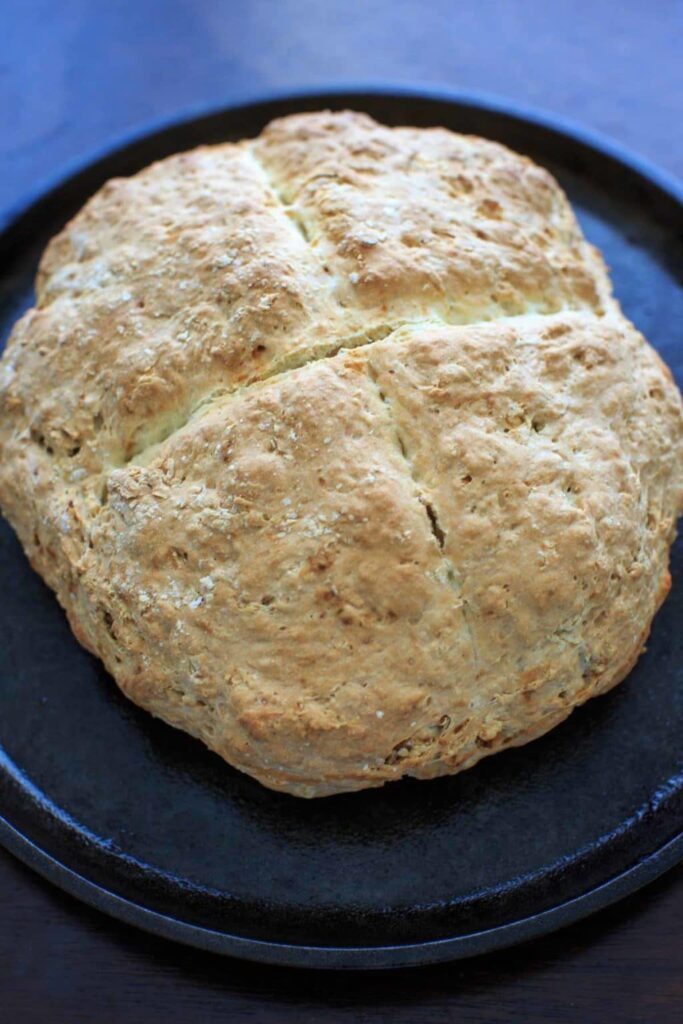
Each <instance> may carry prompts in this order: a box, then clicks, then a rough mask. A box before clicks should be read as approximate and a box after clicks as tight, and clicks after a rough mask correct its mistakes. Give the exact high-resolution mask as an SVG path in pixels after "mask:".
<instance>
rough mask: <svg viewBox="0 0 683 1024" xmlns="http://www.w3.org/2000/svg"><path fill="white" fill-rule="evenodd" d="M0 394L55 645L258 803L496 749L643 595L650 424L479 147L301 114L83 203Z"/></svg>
mask: <svg viewBox="0 0 683 1024" xmlns="http://www.w3.org/2000/svg"><path fill="white" fill-rule="evenodd" d="M0 389H1V390H0V402H1V406H0V410H1V418H0V501H1V502H2V506H3V509H4V511H5V513H6V515H7V516H8V518H9V519H10V521H11V522H12V523H13V525H14V526H15V528H16V529H17V532H18V533H19V536H20V538H21V540H22V543H23V544H24V547H25V549H26V551H27V553H28V555H29V557H30V558H31V560H32V564H33V565H34V566H35V568H36V569H37V570H38V571H39V572H41V573H42V575H43V576H44V577H45V579H46V580H47V581H48V583H49V584H50V586H52V587H53V588H54V589H55V591H56V592H57V595H58V597H59V599H60V601H61V603H62V604H63V606H64V607H65V609H66V611H67V614H68V616H69V621H70V623H71V625H72V628H73V630H74V633H75V634H76V636H77V637H78V639H79V640H80V642H81V643H83V644H84V645H85V646H87V647H88V648H89V649H90V650H92V651H93V652H94V653H96V654H98V655H99V656H100V657H101V658H102V659H103V661H104V662H105V664H106V665H107V667H108V669H109V670H110V671H111V672H112V674H113V675H114V677H115V678H116V680H117V682H118V683H119V685H120V686H121V687H122V689H123V690H124V691H125V692H126V693H127V694H128V695H129V696H130V697H131V698H132V699H133V700H135V701H136V702H137V703H139V704H140V705H142V706H143V707H146V708H148V709H149V710H150V711H152V712H154V713H155V714H157V715H160V716H161V717H163V718H164V719H165V720H166V721H169V722H171V723H172V724H174V725H177V726H179V727H181V728H184V729H186V730H187V731H189V732H191V733H193V734H194V735H196V736H198V737H200V738H201V739H203V740H204V741H205V742H206V743H207V744H208V745H209V746H211V747H212V748H213V749H215V750H217V751H218V753H220V754H221V755H222V756H223V757H225V758H226V760H228V761H229V762H230V763H231V764H234V765H236V766H237V767H239V768H241V769H243V770H245V771H247V772H249V773H250V774H252V775H254V776H255V777H256V778H258V779H260V780H261V781H262V782H264V783H265V784H266V785H268V786H271V787H273V788H277V789H283V790H286V791H288V792H292V793H296V794H299V795H303V796H317V795H325V794H327V793H333V792H339V791H343V790H350V789H360V788H363V787H366V786H373V785H381V784H382V783H383V782H385V781H387V780H391V779H394V778H398V777H400V776H401V775H403V774H406V773H408V774H411V775H415V776H418V777H422V778H429V777H433V776H436V775H439V774H443V773H448V772H454V771H458V770H460V769H462V768H464V767H467V766H469V765H470V764H473V763H474V762H475V761H477V760H478V759H479V758H481V757H482V756H485V755H486V754H489V753H492V752H495V751H496V750H498V749H501V748H502V747H504V746H506V745H515V744H519V743H522V742H526V741H527V740H528V739H530V738H533V736H535V735H539V734H540V733H541V732H544V731H546V730H547V729H548V728H551V727H552V725H554V724H556V722H558V721H561V720H562V719H563V718H565V717H566V716H567V715H568V714H569V713H570V711H571V710H572V708H573V707H575V706H576V705H578V704H580V703H581V702H582V701H584V700H586V699H587V698H588V697H590V696H593V695H594V694H596V693H600V692H603V691H604V690H606V689H607V688H608V687H609V686H611V685H614V684H615V683H616V682H618V681H619V679H621V678H623V676H624V675H625V674H626V672H627V671H628V670H629V668H630V667H631V665H632V664H633V662H634V661H635V659H636V658H637V656H638V654H639V652H640V650H641V649H642V645H643V643H644V640H645V637H646V636H647V633H648V631H649V627H650V623H651V620H652V617H653V615H654V613H655V611H656V609H657V607H658V605H659V604H660V603H661V601H662V600H663V598H664V595H665V593H666V589H667V585H668V583H667V581H668V572H667V561H668V550H669V546H670V543H671V541H672V538H673V533H674V528H675V521H676V517H677V515H678V513H679V511H680V509H681V503H682V502H681V497H682V491H683V483H682V479H681V478H682V473H681V469H682V467H681V461H682V445H683V441H682V425H681V423H682V421H681V404H680V396H679V395H678V392H677V390H676V388H675V385H674V384H673V383H672V381H671V377H670V374H669V373H668V371H667V370H666V367H664V365H663V364H662V363H661V360H659V358H658V357H657V356H656V355H655V353H654V352H653V351H652V350H651V349H650V348H649V346H648V345H647V344H646V342H645V341H644V339H643V338H642V337H641V336H640V335H639V334H638V333H637V332H636V331H635V329H634V328H633V327H632V326H631V325H630V324H629V323H628V322H627V321H626V320H625V319H624V318H623V316H622V315H621V313H620V311H619V309H618V307H617V305H616V303H615V302H614V300H613V299H612V298H611V295H610V289H609V282H608V279H607V276H606V273H605V270H604V266H603V264H602V261H601V260H600V257H599V256H598V255H597V254H596V253H595V252H594V251H593V250H592V249H591V248H590V247H589V246H588V245H587V243H586V242H585V241H584V240H583V238H582V236H581V234H580V231H579V229H578V227H577V225H576V222H575V220H574V218H573V215H572V213H571V210H570V208H569V206H568V204H567V201H566V199H565V197H564V196H563V194H562V193H561V191H560V190H559V188H558V187H557V185H556V183H555V182H554V181H553V179H552V178H551V177H550V176H549V175H548V174H547V173H546V172H545V171H543V170H541V169H540V168H538V167H536V166H535V165H533V164H532V163H531V162H530V161H528V160H526V159H525V158H523V157H519V156H517V155H515V154H512V153H510V152H509V151H508V150H506V149H504V148H503V147H500V146H498V145H495V144H493V143H489V142H485V141H483V140H480V139H473V138H465V137H461V136H455V135H453V134H451V133H449V132H445V131H441V130H430V131H419V130H417V129H408V128H406V129H388V128H385V127H383V126H381V125H377V124H375V122H373V121H371V120H370V119H369V118H367V117H365V116H364V115H358V114H351V113H343V114H329V113H321V114H312V115H300V116H297V117H293V118H287V119H284V120H282V121H279V122H274V123H273V124H272V125H270V126H269V127H268V128H267V129H266V130H265V132H264V133H263V135H262V136H260V137H259V139H257V140H256V141H255V142H253V143H240V144H238V145H225V146H218V147H213V148H202V149H199V150H195V151H194V152H192V153H188V154H183V155H181V156H178V157H172V158H170V159H169V160H165V161H162V162H161V163H159V164H155V165H153V166H152V167H151V168H148V169H147V170H145V171H143V172H142V173H141V174H139V175H137V176H136V177H134V178H131V179H129V180H125V181H116V182H111V183H109V185H107V186H105V188H104V189H103V190H102V191H101V192H100V193H98V194H97V195H96V196H95V197H94V198H93V199H92V200H91V201H90V202H89V203H88V204H87V206H86V207H85V208H84V210H83V211H82V212H81V213H80V214H79V215H78V216H77V217H76V218H75V219H74V220H73V221H72V222H71V223H70V224H69V225H67V227H66V228H65V230H64V232H63V233H62V234H61V235H59V236H58V237H57V238H56V239H55V240H54V241H53V242H52V243H51V244H50V246H49V247H48V249H47V251H46V253H45V256H44V258H43V260H42V263H41V269H40V273H39V278H38V284H37V305H36V308H35V309H34V310H31V311H30V312H29V313H28V314H26V316H25V317H24V318H22V320H21V321H20V322H19V323H18V324H17V326H16V328H15V330H14V332H13V335H12V338H11V339H10V342H9V344H8V348H7V352H6V354H5V356H4V357H3V360H2V363H0Z"/></svg>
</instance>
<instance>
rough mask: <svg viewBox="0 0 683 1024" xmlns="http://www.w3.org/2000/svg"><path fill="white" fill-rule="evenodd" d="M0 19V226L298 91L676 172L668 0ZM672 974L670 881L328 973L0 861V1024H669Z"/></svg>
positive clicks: (205, 5)
mask: <svg viewBox="0 0 683 1024" xmlns="http://www.w3.org/2000/svg"><path fill="white" fill-rule="evenodd" d="M0 25H1V27H2V31H1V32H0V126H2V132H0V222H2V220H4V219H5V218H6V217H7V216H8V215H9V213H10V211H11V210H12V209H13V208H15V207H16V206H18V205H20V204H21V203H22V201H23V200H25V199H26V198H27V197H29V196H30V195H31V194H32V192H34V191H35V189H36V188H37V187H39V186H40V183H41V182H42V181H44V180H46V179H48V178H52V177H54V175H55V174H56V173H58V172H59V171H60V169H62V168H66V167H67V166H68V165H69V164H70V163H72V162H73V161H77V160H78V159H80V158H82V157H84V156H87V155H88V154H89V153H92V152H95V151H97V150H99V149H101V148H102V147H104V146H106V145H107V144H108V143H109V142H110V141H111V140H112V139H116V138H118V137H120V136H122V135H124V134H125V133H127V132H128V131H130V130H133V129H141V128H143V127H144V126H145V125H146V124H149V123H150V122H153V121H155V120H157V119H159V118H163V117H171V116H175V115H178V116H180V115H183V114H187V113H189V112H192V111H193V110H195V109H198V108H207V107H210V106H216V107H217V106H220V105H221V104H226V103H229V102H233V101H235V100H238V99H240V98H243V97H251V96H254V95H257V94H261V93H267V92H268V91H270V90H273V89H277V90H284V89H287V88H295V87H299V86H320V87H321V88H322V87H324V86H326V85H329V84H358V83H363V84H372V83H386V82H397V83H412V84H415V83H425V84H427V85H439V84H442V85H448V86H451V87H456V88H458V89H463V90H474V91H477V92H485V93H491V94H494V95H498V96H501V97H507V98H510V99H512V100H515V101H517V102H521V103H524V104H527V105H531V106H535V107H538V108H541V109H544V110H545V111H548V112H550V113H555V114H560V115H562V116H563V117H567V118H571V119H573V120H575V121H577V122H580V123H583V124H584V125H587V126H589V127H591V128H594V129H597V130H599V131H601V132H602V133H604V134H607V135H609V136H612V137H613V138H614V139H616V140H617V141H618V142H620V143H622V144H624V145H626V146H628V147H629V148H631V149H632V150H634V151H635V152H637V153H639V154H640V155H641V156H645V157H647V158H649V159H650V160H651V161H653V162H654V163H657V164H659V165H660V166H661V167H662V168H664V169H665V170H667V171H669V172H672V173H674V174H678V175H679V176H683V132H681V130H680V129H681V123H683V81H682V78H683V76H682V74H681V61H680V46H681V35H682V32H683V4H682V3H681V2H680V0H650V2H645V0H620V2H617V0H553V2H549V0H463V2H457V3H456V2H454V0H450V2H449V0H438V2H437V0H393V2H389V0H375V2H368V0H344V2H341V0H333V2H332V0H330V2H326V0H106V2H101V3H100V2H94V0H50V2H48V0H22V2H21V3H12V2H11V0H0ZM0 713H1V709H0ZM682 978H683V872H682V871H681V870H680V869H678V870H677V871H673V872H670V873H669V875H668V876H666V877H665V878H663V879H660V880H659V881H658V882H656V883H655V884H654V885H651V886H650V887H649V888H648V889H646V890H645V891H643V892H641V893H639V894H638V895H637V896H635V897H631V898H630V899H629V900H627V901H625V902H623V903H622V904H620V905H619V906H617V907H613V908H611V909H610V910H608V911H606V912H603V913H602V914H600V915H598V916H596V917H593V918H590V919H589V920H587V921H585V922H583V923H581V924H579V925H575V926H574V927H572V928H570V929H567V930H565V931H564V932H561V933H559V934H556V935H554V936H552V937H550V938H547V939H543V940H539V941H537V942H535V943H533V944H531V945H526V946H522V947H519V948H517V949H515V950H511V951H507V952H503V953H499V954H496V955H494V956H489V957H485V958H479V959H477V960H472V961H468V962H460V963H456V964H453V965H446V966H442V967H436V968H425V969H421V970H417V971H412V972H400V973H392V974H375V975H338V976H335V975H331V974H329V973H317V974H311V973H308V972H301V971H286V970H282V969H277V970H275V969H269V968H265V967H260V966H255V965H248V964H242V963H239V962H237V961H231V960H224V959H220V958H217V957H211V956H208V955H205V954H201V953H198V952H195V951H191V950H187V949H184V948H181V947H177V946H173V945H172V944H170V943H167V942H164V941H162V940H158V939H153V938H151V937H149V936H146V935H143V934H141V933H138V932H135V931H133V930H132V929H130V928H128V927H126V926H124V925H121V924H118V923H116V922H113V921H111V920H109V919H108V918H106V917H104V916H102V915H101V914H99V913H97V912H95V911H93V910H90V909H88V908H86V907H83V906H81V905H80V904H78V903H77V902H76V901H75V900H73V899H71V898H70V897H67V896H65V895H63V894H62V893H60V892H58V891H57V890H55V889H53V888H52V887H51V886H49V885H48V884H47V883H45V882H43V881H42V880H40V879H38V878H37V877H36V876H34V875H32V874H31V873H30V872H29V871H28V870H27V869H26V868H24V867H23V866H22V865H20V864H18V863H17V862H15V861H14V860H13V859H12V858H11V857H10V856H9V855H7V854H4V853H3V852H0V1021H2V1022H3V1024H4V1022H7V1024H14V1022H15V1021H16V1022H20V1024H33V1022H36V1024H37V1022H40V1024H42V1022H47V1021H49V1022H50V1024H80V1022H83V1024H85V1022H88V1024H90V1022H98V1024H109V1022H111V1024H114V1022H116V1024H125V1022H138V1021H139V1022H145V1024H154V1022H157V1021H159V1022H164V1024H174V1022H183V1024H190V1022H195V1021H198V1022H202V1024H211V1022H213V1021H219V1020H220V1021H228V1020H229V1021H255V1022H261V1021H266V1022H278V1024H280V1022H286V1021H293V1022H294V1021H296V1022H303V1024H306V1022H328V1021H329V1022H334V1024H336V1022H347V1021H348V1022H360V1024H366V1022H368V1024H369V1022H375V1021H391V1022H392V1024H402V1022H408V1021H409V1022H411V1024H422V1022H425V1024H429V1022H437V1021H438V1022H441V1021H451V1020H454V1021H455V1020H457V1021H460V1022H470V1021H472V1022H474V1021H476V1022H487V1024H488V1022H498V1021H500V1022H503V1021H513V1022H516V1021H520V1022H524V1024H534V1022H539V1024H540V1022H544V1024H547V1022H551V1021H563V1022H564V1021H566V1022H572V1024H592V1022H594V1021H595V1022H598V1021H601V1022H602V1021H603V1020H610V1021H611V1022H615V1024H620V1022H634V1024H635V1022H643V1024H668V1022H679V1021H680V1020H681V1019H683V981H682Z"/></svg>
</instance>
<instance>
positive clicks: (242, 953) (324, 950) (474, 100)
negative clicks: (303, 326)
mask: <svg viewBox="0 0 683 1024" xmlns="http://www.w3.org/2000/svg"><path fill="white" fill-rule="evenodd" d="M368 96H377V97H379V98H385V99H395V100H399V101H400V100H401V99H404V100H411V99H412V100H424V101H426V102H427V103H440V104H447V105H452V106H455V107H461V108H463V107H464V108H470V109H472V110H476V109H481V110H483V111H485V112H486V113H491V114H494V115H498V116H500V117H503V118H506V119H508V120H513V121H517V122H520V123H526V124H528V125H531V126H532V127H533V128H535V129H539V130H541V131H543V132H546V133H551V134H556V135H558V136H561V137H564V138H566V139H569V140H570V141H571V142H573V143H574V144H575V145H578V146H579V147H581V148H583V149H584V150H586V149H587V150H589V151H593V152H595V153H596V154H597V155H599V156H601V157H603V158H604V157H608V158H609V159H611V160H612V161H614V162H616V163H617V164H621V165H622V166H625V167H626V168H628V169H629V170H630V171H631V172H632V173H634V174H635V175H636V176H637V177H640V178H642V179H644V180H645V182H646V183H647V185H648V186H649V187H650V188H652V187H653V186H654V187H655V188H656V189H658V190H659V191H660V192H662V193H664V195H665V196H666V197H667V198H668V199H669V200H671V201H673V203H674V204H676V205H678V206H680V207H681V209H683V182H682V181H680V180H679V179H678V178H677V177H676V176H675V175H673V174H671V173H669V172H668V171H663V170H662V169H660V168H659V167H657V166H656V165H655V164H653V163H651V162H650V161H649V160H647V159H645V158H643V157H641V156H640V155H638V154H636V153H635V152H633V151H632V150H630V149H629V148H627V147H625V146H622V145H621V143H619V142H617V141H615V140H613V139H611V138H609V137H608V136H606V135H603V134H602V133H600V132H598V131H595V130H593V129H591V128H586V127H584V126H582V125H580V124H577V123H575V122H573V121H571V120H569V119H567V118H564V117H562V116H559V115H555V114H553V113H551V112H544V111H541V110H538V109H537V108H534V107H530V106H527V105H525V104H521V103H517V102H516V101H512V100H508V99H505V98H504V97H498V96H494V95H492V94H489V93H485V92H478V91H471V90H458V89H453V88H451V87H448V86H439V85H430V86H427V87H424V86H420V85H413V84H406V83H401V84H392V83H372V82H368V83H363V82H360V83H358V82H351V83H335V84H333V85H329V86H326V85H324V84H319V85H316V86H310V87H306V88H301V89H282V90H269V91H262V92H261V91H259V92H253V93H251V92H250V93H246V94H243V95H239V96H236V97H234V98H233V99H232V100H226V102H224V103H220V104H202V105H198V106H195V107H188V108H185V109H184V110H183V111H181V112H179V113H178V114H176V115H172V116H166V117H162V118H157V119H153V120H151V121H149V122H146V123H144V124H142V125H141V126H138V127H136V128H135V129H133V130H132V131H128V132H126V133H123V134H120V135H118V136H115V137H113V138H112V139H110V141H109V142H108V143H107V144H106V145H104V146H100V147H98V148H95V149H92V150H90V151H89V152H86V153H84V154H83V155H81V156H79V157H77V158H76V159H74V160H72V161H69V162H66V163H65V164H62V165H61V166H60V168H59V169H58V171H56V172H55V173H54V174H51V175H49V176H47V177H45V178H43V179H42V181H39V182H38V184H37V185H36V186H34V187H33V188H31V189H30V190H29V191H28V192H27V193H26V194H25V195H24V196H22V197H21V198H20V200H19V201H18V202H16V203H14V204H12V205H11V206H9V207H6V208H5V209H4V210H2V211H0V244H2V242H3V241H5V240H6V239H7V237H8V236H10V237H11V236H12V234H13V232H14V231H15V230H16V229H17V228H18V227H19V226H20V224H21V221H22V220H23V218H24V217H26V216H28V215H30V214H31V213H32V212H33V210H34V208H35V207H36V206H37V205H38V204H40V203H41V202H43V201H49V199H50V198H51V197H52V196H54V195H55V194H56V193H58V192H59V191H60V190H61V189H63V188H65V187H66V186H68V185H69V184H70V183H71V182H73V181H74V179H76V178H77V177H78V176H79V175H80V174H82V173H85V172H87V171H89V170H92V169H93V167H94V166H95V165H97V164H98V163H100V162H104V161H107V160H110V159H111V158H113V157H115V156H116V154H117V153H122V152H123V151H124V150H126V149H128V148H130V147H131V146H133V145H135V144H136V143H140V142H142V141H145V140H149V139H151V138H153V137H154V136H160V135H162V134H164V133H165V132H167V131H169V130H172V129H174V128H178V129H180V128H182V127H184V126H189V125H191V124H192V123H194V122H196V121H199V120H202V119H206V120H209V119H211V118H217V117H220V116H221V114H226V113H228V112H230V113H234V112H235V111H239V110H243V111H245V112H247V111H248V110H249V108H250V107H258V106H265V105H267V104H276V103H291V104H292V105H296V104H297V103H303V102H306V103H310V101H311V100H313V99H318V98H319V99H320V103H321V105H322V106H324V104H325V102H326V101H329V100H331V99H334V100H336V101H339V100H340V99H342V98H344V99H345V100H348V101H349V104H350V105H351V104H352V103H353V100H354V97H355V98H357V99H359V100H360V99H362V98H364V97H368ZM0 844H1V845H2V846H4V847H5V848H6V849H7V850H8V851H9V852H10V853H11V854H13V855H14V856H15V857H17V858H18V859H19V860H20V861H22V862H23V863H24V864H26V865H27V866H28V867H30V868H32V869H33V870H35V871H36V872H37V873H38V874H40V875H41V876H42V877H43V878H46V879H47V880H48V881H50V882H52V883H54V884H55V885H56V886H58V887H59V888H60V889H62V890H64V891H65V892H67V893H69V894H70V895H72V896H74V897H76V898H77V899H80V900H82V901H83V902H84V903H86V904H88V905H90V906H92V907H95V908H96V909H97V910H100V911H102V912H104V913H107V914H109V915H110V916H111V917H114V918H116V919H118V920H120V921H123V922H124V923H126V924H128V925H132V926H135V927H138V928H141V929H142V930H143V931H147V932H150V933H153V934H155V935H158V936H160V937H162V938H165V939H170V940H174V941H178V942H183V943H185V944H187V945H191V946H194V947H195V948H199V949H203V950H206V951H209V952H213V953H220V954H225V955H230V956H234V957H237V958H241V959H248V960H252V961H258V962H261V963H267V964H275V965H281V966H290V967H291V966H294V967H302V968H322V969H330V968H332V969H352V970H353V969H387V968H400V967H408V966H417V965H420V964H422V965H424V964H430V963H431V964H434V963H442V962H445V961H449V960H455V959H460V958H463V957H470V956H476V955H479V954H482V953H488V952H492V951H494V950H499V949H502V948H505V947H508V946H511V945H513V944H516V943H519V942H524V941H528V940H530V939H534V938H538V937H540V936H542V935H545V934H548V933H550V932H552V931H554V930H556V929H557V928H560V927H564V926H566V925H569V924H572V923H574V922H576V921H579V920H581V919H582V918H584V917H586V916H588V915H589V914H592V913H594V912H596V911H598V910H602V909H604V908H605V907H608V906H610V905H611V904H613V903H615V902H617V901H618V900H620V899H622V898H624V897H626V896H629V895H631V894H633V893H634V892H636V891H637V890H638V889H640V888H642V887H643V886H645V885H647V884H649V883H650V882H652V881H654V880H655V879H656V878H657V877H659V876H660V875H662V874H664V872H666V871H668V870H669V869H671V868H672V867H674V866H675V865H676V864H677V863H678V862H679V861H681V860H683V829H682V830H681V831H680V832H679V833H678V834H677V835H675V836H674V837H673V838H671V839H669V840H668V841H666V842H665V843H664V844H663V845H661V846H660V847H658V848H657V849H656V850H654V851H653V852H652V853H650V854H648V855H646V856H645V857H642V858H640V859H639V860H637V861H636V862H635V863H634V864H631V865H629V866H628V867H626V868H625V869H624V870H623V871H621V872H619V873H618V874H616V875H614V876H613V877H612V878H610V879H608V880H607V881H606V882H603V883H602V884H601V885H598V886H595V887H593V888H591V889H589V890H588V891H586V892H584V893H581V894H580V895H579V896H577V897H574V898H573V899H570V900H568V901H565V902H563V903H560V904H558V905H556V906H552V907H549V908H546V909H545V910H543V911H540V912H538V913H536V914H532V915H530V916H527V917H523V918H519V919H517V920H515V921H510V922H506V923H505V924H501V925H496V926H494V927H493V928H488V929H485V930H483V931H474V932H468V933H466V934H463V935H458V936H453V937H450V938H445V939H438V940H428V941H424V942H418V943H407V944H400V945H373V946H315V945H303V944H298V943H279V942H271V941H266V940H260V939H253V938H248V937H245V936H240V935H235V934H231V933H228V932H224V931H217V930H214V929H210V928H206V927H203V926H200V925H195V924H191V923H190V922H187V921H183V920H180V919H178V918H175V917H171V916H168V915H165V914H162V913H159V912H158V911H154V910H151V909H150V908H148V907H146V906H144V905H143V904H142V903H138V902H134V901H132V900H129V899H127V898H125V897H123V896H121V895H119V894H117V893H115V892H112V891H111V890H109V889H107V888H105V887H103V886H101V885H99V884H98V883H96V882H94V881H92V880H90V879H88V878H87V877H85V875H82V874H80V873H79V872H78V871H75V870H74V869H72V868H70V867H68V866H67V865H66V864H64V863H62V862H61V861H60V860H59V859H57V858H56V857H53V856H52V855H51V854H50V853H48V852H47V851H46V850H44V849H42V848H41V847H40V846H39V845H37V844H36V843H34V842H33V841H32V840H31V839H29V838H28V837H27V836H26V835H24V834H23V833H22V832H21V831H20V830H18V829H17V828H16V827H15V826H14V825H12V824H11V823H10V822H9V821H8V820H7V819H6V818H5V817H4V816H3V815H2V814H1V813H0Z"/></svg>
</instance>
